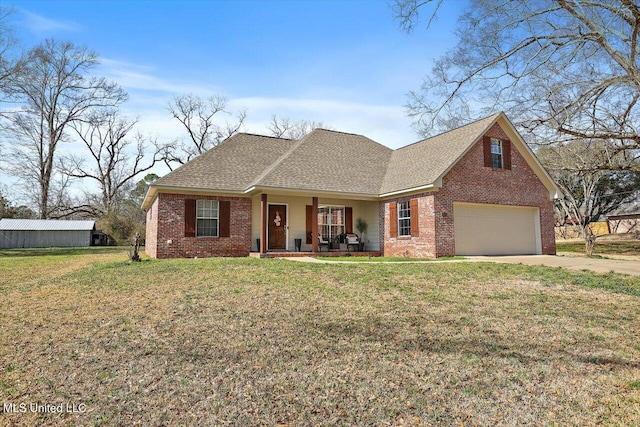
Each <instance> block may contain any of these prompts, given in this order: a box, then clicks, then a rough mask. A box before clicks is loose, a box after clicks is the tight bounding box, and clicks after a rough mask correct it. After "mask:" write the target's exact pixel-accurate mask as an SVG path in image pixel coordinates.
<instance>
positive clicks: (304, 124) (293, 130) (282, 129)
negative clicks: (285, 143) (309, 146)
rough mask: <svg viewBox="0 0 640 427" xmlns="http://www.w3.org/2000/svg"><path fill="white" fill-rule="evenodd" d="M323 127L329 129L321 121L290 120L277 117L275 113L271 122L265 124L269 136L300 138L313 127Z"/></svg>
mask: <svg viewBox="0 0 640 427" xmlns="http://www.w3.org/2000/svg"><path fill="white" fill-rule="evenodd" d="M317 128H323V129H331V128H330V127H327V126H325V125H324V123H322V122H314V121H307V120H297V121H296V120H292V119H291V118H290V117H278V116H277V115H276V114H274V115H272V116H271V122H269V124H268V125H267V129H268V130H269V131H270V132H271V136H275V137H276V138H287V139H300V138H302V137H304V136H305V135H307V134H308V133H309V132H311V131H312V130H314V129H317Z"/></svg>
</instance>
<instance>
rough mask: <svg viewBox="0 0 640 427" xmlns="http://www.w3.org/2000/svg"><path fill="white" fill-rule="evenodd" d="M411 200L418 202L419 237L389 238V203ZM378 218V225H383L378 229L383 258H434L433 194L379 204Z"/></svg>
mask: <svg viewBox="0 0 640 427" xmlns="http://www.w3.org/2000/svg"><path fill="white" fill-rule="evenodd" d="M411 199H417V200H418V227H419V236H417V237H416V236H415V235H414V236H398V237H391V236H390V233H389V205H390V204H391V203H398V202H404V201H409V200H411ZM379 216H380V224H383V226H382V227H380V241H381V242H383V244H382V245H381V246H382V252H383V255H384V256H394V257H406V258H434V257H435V256H436V230H435V221H434V218H435V215H434V195H433V193H423V194H418V195H414V196H406V197H398V198H395V199H392V200H387V201H384V202H381V203H380V209H379ZM412 234H414V233H412Z"/></svg>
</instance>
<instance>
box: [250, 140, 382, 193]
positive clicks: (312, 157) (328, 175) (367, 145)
mask: <svg viewBox="0 0 640 427" xmlns="http://www.w3.org/2000/svg"><path fill="white" fill-rule="evenodd" d="M392 152H393V151H392V150H391V149H390V148H388V147H385V146H384V145H381V144H379V143H377V142H375V141H373V140H371V139H369V138H367V137H364V136H362V135H354V134H349V133H343V132H336V131H331V130H325V129H315V130H313V131H312V132H311V133H309V134H308V135H307V136H305V137H304V138H302V139H301V140H300V142H299V144H298V145H296V146H295V148H294V149H293V150H291V151H290V152H289V153H288V154H287V155H286V156H285V157H284V158H283V159H281V161H280V162H279V163H278V164H276V165H274V167H273V168H272V169H271V170H269V171H268V173H267V174H266V175H265V176H264V177H261V179H259V180H258V181H257V182H256V183H255V185H256V186H258V187H276V188H287V189H296V190H311V191H327V192H338V193H357V194H366V195H377V194H378V190H379V189H380V186H381V185H382V181H383V179H384V176H385V173H386V169H387V164H388V162H389V159H390V158H391V154H392Z"/></svg>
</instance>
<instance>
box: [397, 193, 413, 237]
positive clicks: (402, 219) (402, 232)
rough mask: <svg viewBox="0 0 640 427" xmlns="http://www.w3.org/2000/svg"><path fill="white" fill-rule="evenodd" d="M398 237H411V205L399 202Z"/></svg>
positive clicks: (407, 202)
mask: <svg viewBox="0 0 640 427" xmlns="http://www.w3.org/2000/svg"><path fill="white" fill-rule="evenodd" d="M398 236H411V205H410V204H409V201H406V202H398Z"/></svg>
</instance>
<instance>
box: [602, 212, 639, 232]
mask: <svg viewBox="0 0 640 427" xmlns="http://www.w3.org/2000/svg"><path fill="white" fill-rule="evenodd" d="M607 224H608V225H609V232H610V233H613V234H625V233H636V234H640V212H633V213H625V214H619V215H609V216H608V217H607Z"/></svg>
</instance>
